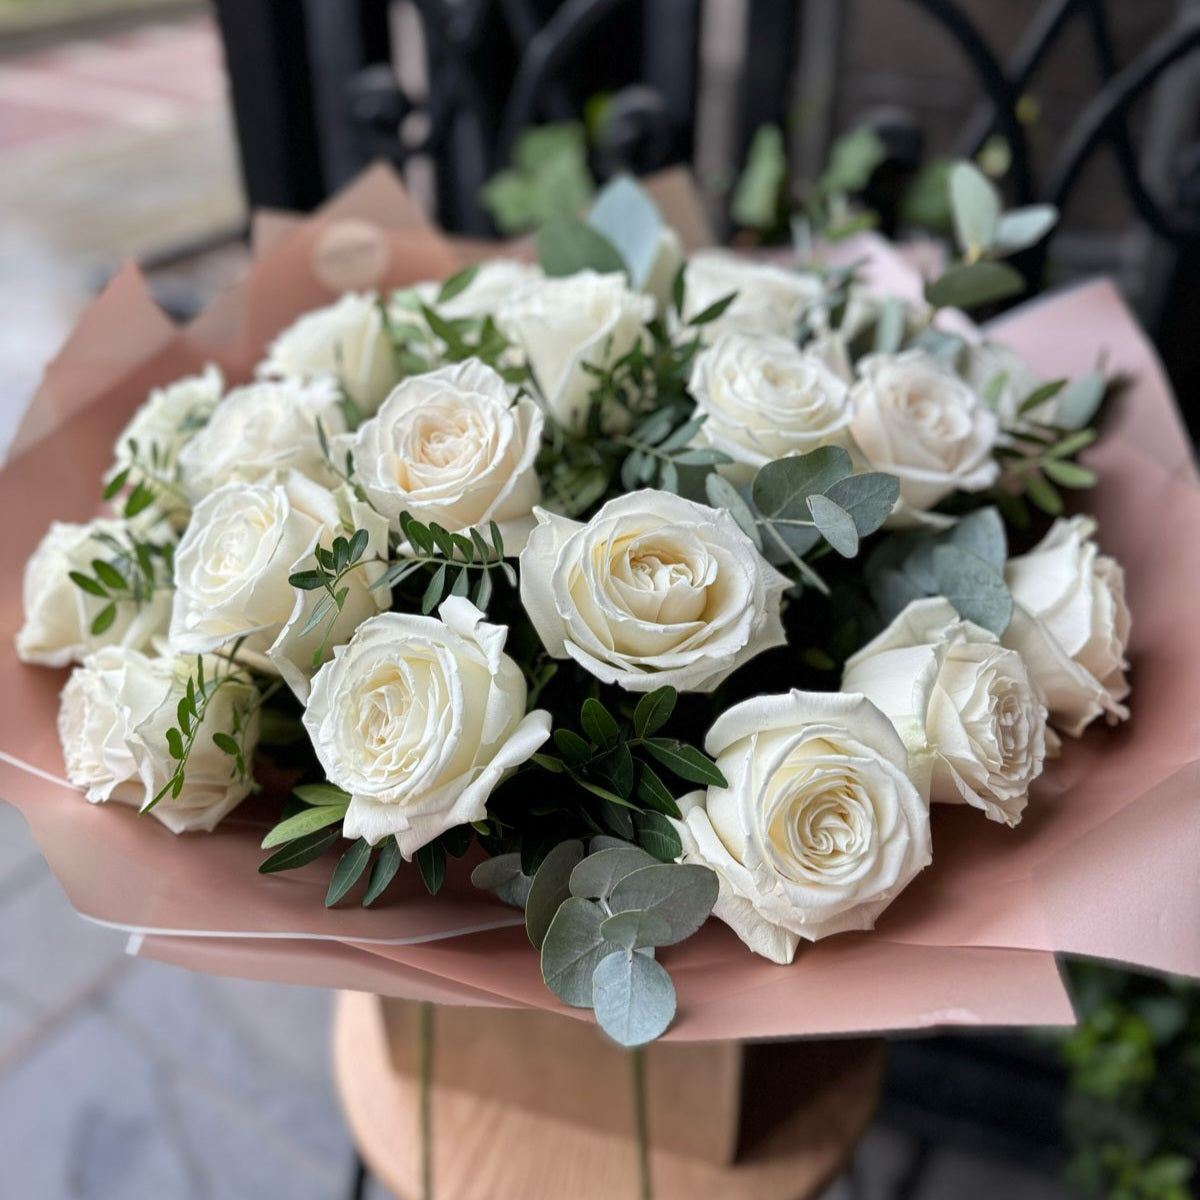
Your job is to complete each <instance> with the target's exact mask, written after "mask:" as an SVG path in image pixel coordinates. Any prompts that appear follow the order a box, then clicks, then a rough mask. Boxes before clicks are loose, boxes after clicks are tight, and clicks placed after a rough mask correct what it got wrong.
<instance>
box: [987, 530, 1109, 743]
mask: <svg viewBox="0 0 1200 1200" xmlns="http://www.w3.org/2000/svg"><path fill="white" fill-rule="evenodd" d="M1095 532H1096V522H1095V521H1094V520H1092V518H1091V517H1071V518H1070V519H1069V520H1068V519H1065V518H1060V519H1059V520H1057V521H1055V522H1054V524H1053V525H1052V526H1051V527H1050V531H1049V532H1048V533H1047V534H1046V536H1045V537H1044V538H1042V540H1041V541H1040V542H1039V543H1038V544H1037V545H1036V546H1035V547H1034V548H1033V549H1032V550H1031V551H1030V552H1029V553H1028V554H1022V555H1021V556H1020V557H1017V558H1010V559H1009V560H1008V564H1007V566H1006V567H1005V568H1004V578H1005V580H1006V581H1007V583H1008V587H1009V590H1010V591H1011V592H1012V597H1013V602H1014V603H1013V619H1012V622H1011V623H1010V624H1009V627H1008V629H1007V630H1006V631H1005V633H1004V638H1003V641H1004V644H1005V645H1006V646H1010V647H1012V649H1014V650H1016V651H1018V652H1019V653H1020V655H1021V657H1022V658H1023V659H1024V660H1025V664H1026V666H1027V667H1028V668H1029V673H1030V674H1031V675H1032V676H1033V678H1034V680H1035V682H1036V683H1037V684H1038V686H1039V687H1040V688H1041V690H1042V693H1043V694H1044V695H1045V697H1046V707H1047V708H1048V709H1049V710H1050V720H1051V721H1052V723H1053V724H1054V725H1055V726H1057V727H1058V728H1059V729H1061V730H1062V731H1063V732H1064V733H1069V734H1071V735H1072V736H1074V737H1078V736H1079V734H1081V733H1082V732H1083V730H1084V727H1085V726H1086V725H1088V724H1090V723H1091V722H1092V721H1094V720H1095V719H1096V718H1097V717H1098V716H1100V715H1101V713H1104V714H1106V715H1107V718H1108V722H1109V724H1110V725H1115V724H1116V723H1117V722H1118V721H1123V720H1125V719H1126V718H1127V717H1128V716H1129V709H1128V708H1127V707H1126V706H1125V705H1124V704H1122V703H1121V701H1123V700H1124V699H1125V697H1126V696H1128V695H1129V683H1128V681H1127V680H1126V678H1125V672H1126V670H1128V667H1129V664H1128V663H1127V662H1126V661H1125V647H1126V645H1127V644H1128V642H1129V624H1130V621H1129V608H1128V606H1127V605H1126V603H1125V574H1124V572H1123V571H1122V570H1121V566H1120V564H1119V563H1118V562H1117V561H1116V560H1115V559H1112V558H1109V557H1108V556H1107V555H1104V554H1101V553H1100V550H1099V547H1098V546H1097V545H1096V543H1095V541H1094V540H1093V539H1092V535H1093V534H1094V533H1095Z"/></svg>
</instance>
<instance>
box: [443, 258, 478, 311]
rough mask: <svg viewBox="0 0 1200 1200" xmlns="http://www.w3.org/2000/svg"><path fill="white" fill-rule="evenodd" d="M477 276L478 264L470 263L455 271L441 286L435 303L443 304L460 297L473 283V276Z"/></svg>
mask: <svg viewBox="0 0 1200 1200" xmlns="http://www.w3.org/2000/svg"><path fill="white" fill-rule="evenodd" d="M478 274H479V264H478V263H472V264H471V265H470V266H469V267H463V269H462V270H461V271H456V272H455V273H454V274H453V275H451V276H450V278H449V279H447V280H446V282H445V283H443V284H442V286H441V289H440V290H439V291H438V294H437V303H438V304H445V303H446V302H447V301H448V300H453V299H454V297H455V296H460V295H462V293H463V292H465V291H466V290H467V288H469V287H470V286H471V284H472V283H473V282H474V281H475V276H476V275H478Z"/></svg>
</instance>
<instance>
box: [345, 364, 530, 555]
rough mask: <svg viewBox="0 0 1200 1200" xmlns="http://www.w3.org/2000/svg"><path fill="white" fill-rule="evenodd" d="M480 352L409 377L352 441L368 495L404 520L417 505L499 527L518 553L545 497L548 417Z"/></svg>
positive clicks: (438, 515)
mask: <svg viewBox="0 0 1200 1200" xmlns="http://www.w3.org/2000/svg"><path fill="white" fill-rule="evenodd" d="M514 394H515V389H513V388H512V387H510V386H509V385H508V384H507V383H505V382H504V379H503V378H502V377H501V376H500V375H499V374H498V373H497V372H496V371H494V370H493V369H492V368H491V367H489V366H486V365H485V364H484V363H482V362H480V361H479V360H478V359H467V360H466V361H465V362H462V363H459V364H458V365H457V366H453V367H444V368H443V369H441V370H439V371H432V372H430V373H429V374H427V375H414V376H413V377H412V378H411V379H406V380H405V381H404V382H403V383H402V384H400V386H399V387H397V388H396V390H395V391H394V392H393V393H392V394H391V395H390V396H389V397H388V398H387V400H386V401H385V402H384V404H383V406H382V407H381V408H380V410H379V412H378V414H377V415H376V416H375V417H373V418H372V419H371V420H369V421H366V422H365V423H364V424H363V425H362V426H360V427H359V430H358V432H357V434H356V435H355V437H354V441H353V443H352V446H353V450H352V453H353V456H354V472H355V475H356V477H357V479H358V481H359V483H360V484H361V485H362V488H363V491H364V492H365V493H366V495H367V499H368V500H370V501H371V503H372V504H373V505H374V506H375V508H376V509H377V510H378V511H379V512H380V513H382V514H383V515H384V516H385V517H387V518H388V519H389V520H390V521H391V522H392V524H393V525H394V526H396V528H399V526H398V523H397V518H398V517H399V516H400V514H401V513H402V512H409V513H411V514H412V516H414V517H415V518H416V519H417V520H418V521H422V522H424V523H425V524H429V523H431V522H436V523H437V524H439V525H441V526H443V527H444V528H446V529H449V530H455V531H457V530H463V529H470V528H472V527H483V528H484V529H486V527H487V525H488V522H489V521H495V522H496V524H497V525H499V526H500V531H501V533H502V534H503V536H504V541H505V546H506V548H508V547H510V546H511V548H512V551H513V552H514V553H517V552H519V551H520V550H521V548H522V547H523V546H524V545H525V539H526V538H527V537H528V536H529V531H530V530H531V529H532V528H533V525H534V519H533V506H534V505H535V504H537V503H538V502H539V501H540V500H541V498H542V492H541V486H540V484H539V483H538V476H537V469H536V459H537V455H538V451H539V449H540V448H541V439H542V424H543V420H544V418H543V416H542V412H541V409H539V408H538V406H537V404H536V403H535V402H534V401H533V400H531V399H530V398H529V397H523V398H522V399H520V400H518V401H516V403H514V402H513V397H514Z"/></svg>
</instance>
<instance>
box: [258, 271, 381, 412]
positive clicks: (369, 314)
mask: <svg viewBox="0 0 1200 1200" xmlns="http://www.w3.org/2000/svg"><path fill="white" fill-rule="evenodd" d="M258 374H259V376H260V377H261V378H264V379H299V380H309V379H313V378H315V377H317V376H321V375H330V376H332V377H333V378H334V379H336V380H337V381H338V382H339V383H340V384H341V385H342V387H343V388H345V389H346V394H347V395H348V396H349V397H350V399H351V400H353V401H354V403H355V404H356V405H357V406H358V408H359V410H360V411H361V412H363V413H367V414H370V413H373V412H374V411H375V410H376V409H377V408H378V407H379V405H380V403H381V402H382V400H383V398H384V397H385V396H386V395H387V394H388V392H390V391H391V390H392V388H393V387H394V386H395V384H396V381H397V380H398V379H399V378H400V371H399V368H398V367H397V366H396V354H395V351H394V349H393V348H392V340H391V337H390V336H389V334H388V330H387V324H386V322H385V321H384V318H383V313H382V311H381V310H380V307H379V301H378V300H377V299H376V297H375V296H374V294H372V293H364V294H362V295H358V294H355V293H353V292H351V293H347V294H346V295H345V296H343V297H342V298H341V299H340V300H338V301H336V302H335V303H334V304H330V305H327V306H326V307H325V308H318V309H316V310H315V311H313V312H307V313H305V314H304V315H303V316H302V317H300V318H299V319H298V320H297V321H295V322H294V323H293V324H291V325H289V326H288V327H287V328H286V329H285V330H284V331H283V332H282V333H281V334H280V335H279V336H278V337H277V338H276V339H275V340H274V341H273V342H272V343H271V344H270V346H269V347H268V348H267V357H266V358H265V359H264V360H263V362H262V363H260V364H259V368H258Z"/></svg>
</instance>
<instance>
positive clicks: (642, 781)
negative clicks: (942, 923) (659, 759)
mask: <svg viewBox="0 0 1200 1200" xmlns="http://www.w3.org/2000/svg"><path fill="white" fill-rule="evenodd" d="M637 798H638V799H639V800H640V801H641V802H642V803H643V804H644V805H645V806H646V807H647V808H651V809H653V810H654V811H655V812H660V813H663V814H664V815H665V816H668V817H675V818H676V819H677V820H678V819H679V816H680V813H679V805H678V804H676V802H675V797H674V796H673V795H672V794H671V789H670V788H669V787H667V785H666V784H665V783H663V781H662V780H661V779H660V778H659V777H658V774H657V772H656V771H655V770H654V768H653V767H652V766H650V764H649V763H638V768H637Z"/></svg>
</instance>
